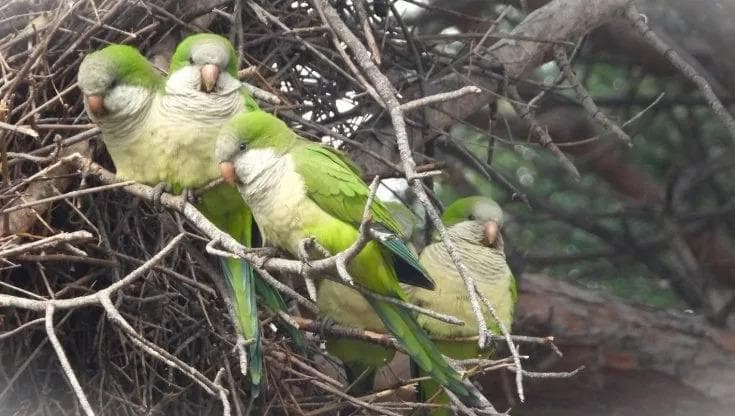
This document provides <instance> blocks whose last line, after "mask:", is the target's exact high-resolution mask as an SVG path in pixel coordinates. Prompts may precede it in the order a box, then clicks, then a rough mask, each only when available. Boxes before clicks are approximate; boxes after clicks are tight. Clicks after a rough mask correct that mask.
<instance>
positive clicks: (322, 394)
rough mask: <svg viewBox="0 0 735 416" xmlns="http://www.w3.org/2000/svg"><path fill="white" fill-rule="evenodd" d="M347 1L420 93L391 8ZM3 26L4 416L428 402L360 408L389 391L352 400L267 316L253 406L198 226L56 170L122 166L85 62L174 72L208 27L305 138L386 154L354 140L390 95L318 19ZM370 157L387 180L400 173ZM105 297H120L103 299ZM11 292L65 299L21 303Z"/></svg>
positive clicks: (166, 12)
mask: <svg viewBox="0 0 735 416" xmlns="http://www.w3.org/2000/svg"><path fill="white" fill-rule="evenodd" d="M355 4H356V5H354V6H348V5H345V4H340V7H341V8H340V9H339V16H340V17H341V18H342V19H344V20H345V21H347V22H350V23H351V24H352V25H354V27H362V29H361V30H357V29H355V33H359V34H360V39H362V40H363V41H364V42H365V44H367V45H368V47H369V48H370V50H371V51H373V52H375V51H379V52H380V54H379V57H380V60H381V61H382V65H384V66H385V67H388V68H391V71H394V72H396V73H400V74H393V75H394V76H395V79H396V80H397V81H396V83H397V84H399V83H400V82H406V83H409V82H413V81H411V79H414V80H415V77H414V74H415V72H416V71H417V68H416V65H417V62H419V61H421V59H418V60H417V59H416V58H417V56H415V55H414V56H410V55H408V54H406V53H405V51H406V45H407V43H406V39H403V38H402V37H403V36H404V35H405V34H407V33H408V32H407V31H406V28H405V26H403V22H397V21H395V20H391V21H388V20H386V19H384V18H383V17H381V16H385V13H386V10H382V9H379V8H378V7H377V6H385V3H384V2H375V4H374V6H376V7H375V8H373V7H372V6H370V5H369V4H365V3H363V2H356V3H355ZM365 13H368V14H369V15H370V20H369V22H370V23H371V25H372V27H373V29H371V30H364V29H365V26H360V25H361V22H366V21H368V20H365V19H366V17H365V16H367V15H365ZM0 16H2V17H3V19H0V58H1V59H0V70H1V72H0V73H1V74H2V77H3V78H2V83H1V84H0V97H1V100H2V101H0V122H2V123H3V124H2V125H0V127H2V128H1V129H0V134H2V137H3V142H2V144H3V148H2V177H3V184H2V198H3V202H2V206H3V214H4V215H3V216H2V224H0V226H1V227H2V231H3V232H2V235H3V237H2V241H0V244H1V245H0V258H1V259H2V260H3V263H4V264H3V269H2V278H1V282H2V293H3V294H4V295H3V296H5V297H3V298H0V306H3V307H4V308H3V309H2V312H1V313H2V315H0V316H1V317H2V324H3V327H4V328H5V330H4V332H3V333H2V334H0V337H2V338H0V342H1V344H0V345H1V348H2V355H1V356H0V357H1V358H0V359H1V360H2V365H0V377H2V378H3V379H4V381H5V383H2V384H3V385H4V387H2V390H1V391H0V404H1V406H0V407H2V408H3V409H5V410H8V411H9V412H10V414H35V413H40V414H48V413H51V414H78V413H83V411H87V412H88V409H89V408H93V409H94V410H95V411H96V412H98V413H99V414H144V413H145V414H177V415H186V414H213V413H220V412H223V411H224V412H225V413H228V412H232V413H236V414H242V413H244V412H245V411H246V409H250V408H252V409H257V410H256V411H257V412H264V411H265V410H266V409H267V410H268V411H269V412H270V413H272V414H300V413H309V414H320V413H327V414H328V413H334V412H336V411H338V410H339V409H340V408H343V407H345V406H354V407H357V408H362V410H363V411H365V412H367V413H387V414H390V413H389V412H390V411H402V410H410V409H412V408H415V407H417V406H420V404H417V403H410V402H408V403H407V402H398V401H396V400H393V401H392V402H388V403H382V404H381V406H382V407H375V406H374V405H371V404H369V403H368V402H372V401H374V400H376V399H379V398H381V397H383V396H389V394H388V393H380V394H377V395H375V396H371V397H367V398H361V399H356V398H353V397H351V396H349V394H346V393H343V392H342V391H343V390H344V389H345V386H344V385H343V384H342V381H339V380H335V379H334V378H333V377H332V376H330V375H327V374H325V368H328V367H330V366H332V367H335V366H336V365H335V364H329V363H328V360H327V359H325V358H324V356H323V355H320V354H318V351H319V345H318V340H316V341H315V342H311V343H310V345H309V352H310V353H316V354H315V355H309V357H308V358H307V357H304V356H302V354H300V353H298V352H295V351H294V350H293V349H292V348H291V346H290V345H289V344H288V342H287V341H286V340H285V339H284V336H283V331H282V330H278V329H277V327H276V326H274V325H271V323H272V322H275V321H277V319H278V317H276V316H273V315H272V313H270V312H269V311H266V310H263V311H262V315H261V319H262V322H263V327H264V328H265V336H264V338H265V339H264V342H265V348H264V350H265V351H266V357H265V366H266V376H267V380H266V383H265V384H266V386H265V388H264V391H263V393H262V394H261V395H260V397H259V398H258V399H257V400H256V401H255V402H252V403H251V402H249V398H250V392H249V390H248V384H247V381H246V377H245V376H244V375H243V374H242V373H241V370H240V369H241V368H242V367H243V366H242V364H241V362H240V361H241V358H240V357H241V354H240V351H241V348H239V347H238V345H237V337H236V336H235V334H234V329H233V326H232V323H231V320H230V318H229V315H228V312H227V306H226V302H224V301H223V299H222V296H221V295H220V292H218V290H217V285H219V284H220V282H218V280H217V279H218V272H217V266H216V264H215V263H214V260H215V259H214V258H213V257H211V256H207V255H206V254H205V243H206V241H207V239H206V238H204V239H203V238H199V237H197V236H201V233H200V232H199V231H198V230H197V228H196V227H193V226H192V225H191V224H190V222H188V221H187V220H186V218H185V217H184V216H182V215H181V214H180V213H178V212H175V211H173V210H169V209H163V210H161V209H157V208H154V207H153V206H152V205H151V204H150V203H149V202H148V201H146V200H145V199H141V198H139V197H136V196H133V194H132V193H131V192H130V189H127V190H123V189H121V188H123V187H124V186H126V185H128V184H127V183H123V184H114V183H111V182H110V181H105V180H104V178H105V176H104V175H97V174H91V173H90V171H89V170H85V169H80V166H79V165H78V164H74V163H66V162H63V159H64V158H65V157H69V155H72V154H77V153H78V154H79V155H81V158H82V159H83V160H87V161H88V160H90V159H93V160H95V161H97V162H99V163H100V164H101V165H102V166H103V167H106V168H107V169H110V170H112V169H113V166H112V164H111V162H110V160H109V158H108V156H107V155H106V153H105V151H104V149H103V148H102V146H100V143H101V142H100V141H99V135H98V131H97V129H96V128H95V127H94V126H93V125H91V124H90V122H89V120H88V118H87V117H86V115H85V114H84V111H83V106H82V102H81V97H80V93H79V91H78V89H77V88H76V85H75V82H76V72H77V68H78V65H79V63H80V61H81V59H82V57H83V56H84V54H85V53H87V52H89V51H93V50H96V49H99V48H101V47H103V46H104V45H106V44H107V43H127V44H131V45H133V46H136V47H138V48H139V49H140V50H141V51H143V52H144V54H145V55H146V56H148V57H149V58H150V59H151V60H152V61H153V62H154V63H155V64H157V65H158V66H159V67H160V68H165V67H166V62H167V59H168V57H169V56H170V53H171V51H172V50H173V48H174V46H175V44H176V43H177V42H178V41H179V40H180V39H181V38H182V37H183V36H185V35H186V34H189V33H191V32H194V31H203V30H208V31H212V32H215V33H222V34H225V35H229V36H230V37H231V39H232V40H233V41H234V42H235V44H236V45H237V46H238V51H239V53H240V54H241V57H242V62H241V67H242V68H245V69H244V70H243V71H241V75H242V76H243V78H244V79H245V80H246V81H248V82H250V83H251V84H254V85H256V86H257V87H259V88H261V89H263V90H264V91H267V92H269V93H271V94H273V95H275V96H277V97H278V98H279V99H280V102H281V104H279V105H278V106H277V107H276V108H275V109H274V110H275V111H276V112H277V113H278V114H279V115H280V116H281V117H283V118H284V119H286V120H288V121H290V122H292V123H294V126H295V127H297V128H299V129H300V131H302V132H303V133H304V135H306V136H310V137H315V138H321V137H323V136H324V135H325V134H327V133H329V134H332V135H333V136H335V137H337V138H340V139H342V140H343V141H344V143H343V145H344V146H345V149H346V150H352V151H359V152H361V156H363V157H365V155H367V156H368V157H373V159H375V160H377V159H383V157H382V156H380V155H378V156H377V157H376V155H375V154H374V153H375V152H372V151H370V150H369V149H365V148H364V147H363V146H361V144H360V142H354V141H350V140H349V139H348V137H360V134H361V133H364V130H366V129H368V130H369V129H372V128H373V127H375V126H377V125H378V124H377V122H375V120H378V119H379V118H380V117H379V115H383V116H385V114H387V112H386V111H385V109H386V108H388V109H390V108H391V106H390V103H385V102H381V101H385V100H383V98H382V96H381V91H375V90H372V91H371V90H370V88H368V92H367V93H366V92H363V91H364V89H365V88H364V87H365V85H366V84H367V83H366V81H365V80H362V79H359V78H358V77H356V75H355V73H353V72H352V71H351V70H350V69H348V68H346V67H345V65H344V61H343V56H342V54H343V53H344V50H343V48H342V47H341V45H342V44H341V43H340V41H339V40H337V39H336V35H335V34H334V32H333V31H332V30H330V29H329V27H327V26H326V25H325V24H324V22H323V21H322V19H320V16H319V14H317V13H316V12H315V9H314V8H312V7H311V6H310V5H308V4H306V3H304V4H301V3H294V2H288V1H284V2H280V1H276V2H264V4H263V5H260V6H258V5H257V4H255V3H254V2H232V1H204V2H197V1H165V0H161V1H144V0H141V1H136V2H128V1H121V0H110V1H99V2H94V1H77V2H71V3H70V2H67V1H58V2H55V1H37V2H30V1H28V2H26V1H13V2H10V3H7V4H6V5H4V6H0ZM372 32H375V33H374V34H373V33H372ZM367 33H371V34H370V35H367ZM377 56H378V55H375V54H373V56H372V57H371V58H370V59H372V60H377ZM431 58H432V59H436V60H437V62H438V61H441V59H442V56H441V53H437V55H436V56H433V57H431ZM358 63H359V62H358ZM360 64H364V62H363V63H360ZM348 66H349V65H348ZM421 71H423V69H421ZM355 72H359V71H355ZM371 82H372V81H371ZM474 92H476V91H474V90H472V91H461V92H458V93H457V94H458V96H459V95H463V94H467V93H474ZM451 98H452V97H442V98H441V99H451ZM340 103H349V104H350V105H352V109H350V110H347V111H345V110H344V109H343V108H338V107H339V106H340V105H342V104H340ZM414 105H415V106H420V105H421V104H420V103H414ZM265 107H266V108H268V107H269V106H268V104H267V103H266V104H265ZM383 107H385V108H383ZM408 108H409V107H406V109H408ZM368 115H373V116H368ZM316 122H318V124H316ZM371 153H373V154H372V155H371ZM60 160H61V162H60ZM75 160H78V159H75ZM62 162H63V163H62ZM404 162H405V159H404ZM374 163H376V164H377V165H379V166H382V167H383V169H384V170H387V172H388V174H396V173H400V172H402V171H403V170H404V169H407V168H406V167H405V165H404V166H403V167H401V166H399V165H397V164H395V163H393V162H390V161H385V160H382V161H380V162H375V161H374ZM406 172H409V171H408V170H406ZM422 192H423V191H422ZM167 206H170V204H169V205H167ZM121 282H122V283H121ZM115 285H118V286H115ZM111 287H114V288H115V290H114V292H113V291H108V292H105V290H107V289H103V288H108V289H109V288H111ZM18 298H23V299H30V300H38V299H65V300H69V302H68V303H63V302H62V303H58V304H56V306H55V307H50V306H46V307H45V308H36V307H23V305H22V302H20V301H18ZM79 299H82V301H78V302H77V303H75V300H79ZM14 302H15V303H14ZM44 312H45V314H44ZM292 313H293V314H299V310H298V308H296V307H294V310H293V311H292ZM308 316H309V315H308V314H307V317H308ZM304 325H305V326H307V327H308V326H309V325H310V324H309V322H308V321H307V322H305V323H304ZM15 328H17V329H15ZM312 330H313V325H312ZM315 338H316V337H311V338H310V339H315ZM315 357H316V358H315ZM315 360H316V361H315ZM60 362H61V364H62V365H60V364H59V363H60ZM325 362H327V364H325ZM511 363H512V360H505V361H501V362H500V363H499V364H497V363H496V364H497V365H496V366H495V368H498V367H508V366H510V365H511ZM332 374H334V373H332ZM65 379H66V380H68V381H69V383H67V382H63V380H65ZM70 385H71V388H73V389H74V390H75V391H76V393H77V394H76V395H73V394H71V393H70ZM402 389H403V387H400V386H399V388H397V389H396V390H402ZM408 389H409V390H410V387H408ZM80 391H82V392H84V396H86V397H85V398H86V399H87V400H88V401H89V402H90V403H91V406H90V405H89V404H86V403H85V400H81V399H80V397H83V396H81V395H80V394H79V393H80ZM390 409H392V410H390Z"/></svg>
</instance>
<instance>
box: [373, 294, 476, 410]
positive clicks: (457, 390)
mask: <svg viewBox="0 0 735 416" xmlns="http://www.w3.org/2000/svg"><path fill="white" fill-rule="evenodd" d="M366 299H367V301H368V302H370V305H371V306H372V307H373V309H374V310H375V313H377V314H378V316H380V319H382V320H383V323H385V326H386V327H387V328H388V329H389V330H390V332H391V333H392V334H393V335H394V336H395V337H396V338H397V339H398V341H399V342H400V343H401V344H402V345H403V347H404V348H405V349H406V351H407V352H408V354H409V355H410V356H411V359H412V360H413V361H414V362H415V363H416V365H418V366H419V368H421V369H422V370H423V371H425V372H427V373H428V374H430V375H431V377H432V378H433V379H434V380H435V381H436V382H437V383H439V384H441V385H443V386H446V387H447V388H448V389H449V390H451V391H452V392H454V394H456V395H457V396H458V397H459V398H460V399H468V400H470V401H472V395H471V394H470V392H469V391H468V390H467V388H466V387H465V385H464V384H463V383H462V377H461V376H460V375H459V373H457V371H455V370H454V369H453V368H452V367H451V366H450V365H449V363H447V361H446V360H445V359H444V357H443V356H442V355H441V353H440V352H439V350H438V349H437V348H436V346H435V345H434V343H433V342H432V341H431V340H430V339H429V336H428V335H426V332H424V330H423V329H422V328H421V327H420V326H419V324H418V323H417V322H416V320H415V319H414V318H413V317H412V316H411V315H410V314H409V312H408V311H406V310H404V309H401V308H400V307H399V306H396V305H393V304H392V303H387V302H383V301H379V300H375V299H371V298H366ZM463 401H464V400H463Z"/></svg>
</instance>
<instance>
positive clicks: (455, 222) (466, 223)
mask: <svg viewBox="0 0 735 416" xmlns="http://www.w3.org/2000/svg"><path fill="white" fill-rule="evenodd" d="M442 220H443V221H444V223H445V224H446V225H447V226H448V227H449V230H448V231H449V234H450V236H452V238H457V239H462V240H465V241H469V242H471V243H473V244H482V245H485V246H489V247H494V248H498V249H500V250H502V246H503V239H502V236H501V235H500V229H501V228H502V227H503V210H502V208H500V205H498V203H497V202H495V201H494V200H492V199H490V198H486V197H481V196H474V197H468V198H462V199H459V200H457V201H455V202H454V203H453V204H451V205H450V206H449V207H447V209H446V211H445V212H444V215H443V216H442Z"/></svg>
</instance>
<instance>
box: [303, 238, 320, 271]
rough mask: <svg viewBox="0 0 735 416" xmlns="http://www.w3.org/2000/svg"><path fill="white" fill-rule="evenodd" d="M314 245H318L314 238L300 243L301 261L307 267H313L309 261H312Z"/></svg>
mask: <svg viewBox="0 0 735 416" xmlns="http://www.w3.org/2000/svg"><path fill="white" fill-rule="evenodd" d="M314 244H316V239H315V238H314V237H309V238H304V239H303V240H301V241H299V260H301V261H302V262H303V263H305V264H306V265H307V266H310V265H311V263H309V260H311V251H312V250H313V248H314Z"/></svg>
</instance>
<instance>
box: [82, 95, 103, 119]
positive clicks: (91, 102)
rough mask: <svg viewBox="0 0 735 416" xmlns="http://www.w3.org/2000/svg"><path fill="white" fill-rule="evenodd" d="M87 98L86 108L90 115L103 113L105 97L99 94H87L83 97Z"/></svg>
mask: <svg viewBox="0 0 735 416" xmlns="http://www.w3.org/2000/svg"><path fill="white" fill-rule="evenodd" d="M85 98H86V100H87V109H88V110H89V112H90V113H92V115H95V116H101V115H104V114H105V112H106V111H107V110H105V97H104V96H102V95H100V94H94V95H88V96H86V97H85Z"/></svg>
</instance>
